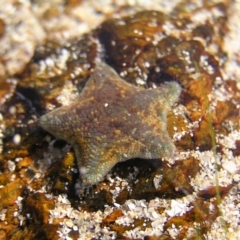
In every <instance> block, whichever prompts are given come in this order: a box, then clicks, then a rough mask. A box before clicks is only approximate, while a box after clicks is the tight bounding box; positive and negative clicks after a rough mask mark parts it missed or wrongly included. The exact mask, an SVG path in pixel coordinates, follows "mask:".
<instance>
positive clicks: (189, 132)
mask: <svg viewBox="0 0 240 240" xmlns="http://www.w3.org/2000/svg"><path fill="white" fill-rule="evenodd" d="M67 2H69V3H66V4H67V5H68V4H69V6H68V7H72V5H74V6H75V5H76V4H80V3H78V2H77V1H67ZM181 6H182V7H181V8H180V7H178V6H176V8H175V9H174V10H173V11H172V13H171V14H164V13H163V12H160V11H140V12H137V13H135V14H132V15H128V16H125V17H119V18H117V19H116V18H113V17H109V19H107V20H105V21H104V22H103V23H102V24H100V25H99V26H98V27H97V28H95V29H94V30H92V31H91V32H89V33H86V34H85V35H83V36H80V37H79V38H77V39H73V40H69V41H68V42H67V43H64V44H63V43H54V42H50V41H47V42H46V43H44V44H43V45H40V46H38V47H36V49H35V52H34V54H33V56H32V57H31V61H30V62H29V63H28V64H24V66H23V67H21V69H20V70H19V69H18V71H16V74H15V75H11V74H7V73H4V74H2V79H0V102H1V109H0V110H1V117H0V124H1V127H0V136H1V139H0V140H1V141H2V143H1V145H0V148H1V155H0V171H1V174H0V186H1V188H0V196H1V198H0V238H1V239H23V238H24V239H59V238H61V239H64V236H65V237H66V236H67V237H69V238H71V239H78V238H80V239H81V237H85V239H98V238H101V237H103V236H104V237H105V238H106V239H111V237H113V238H117V237H118V238H121V239H139V238H140V239H141V238H143V237H144V236H145V237H147V239H184V238H188V239H196V238H202V236H203V235H204V234H208V232H210V231H211V228H212V225H213V223H214V222H215V221H217V219H218V218H219V216H220V215H221V214H222V213H223V212H224V211H223V210H222V209H221V206H224V205H223V203H222V202H224V201H225V199H229V196H233V198H234V197H235V195H236V194H235V195H234V194H233V192H234V191H237V190H239V189H238V187H239V186H238V185H237V182H238V180H239V174H240V166H239V164H238V163H237V162H236V161H237V160H236V159H238V157H239V155H240V153H239V146H240V143H239V142H240V137H239V104H240V96H239V93H238V92H239V90H238V87H237V82H236V81H235V80H233V79H223V76H222V71H221V66H222V65H223V64H224V61H225V59H226V53H225V52H224V51H223V49H222V44H223V42H222V41H223V36H224V34H226V32H227V26H226V24H227V19H228V15H227V9H228V7H229V6H228V5H227V4H223V3H218V4H210V5H207V4H206V6H203V7H202V8H198V7H196V6H195V8H194V11H192V12H189V11H188V8H187V6H184V5H181ZM204 9H208V10H206V11H208V13H209V14H210V17H209V19H205V21H204V20H203V21H197V22H194V20H193V17H192V15H191V13H192V14H197V13H199V15H200V13H201V12H202V11H203V10H204ZM49 14H50V16H51V14H54V11H52V13H51V11H50V12H49ZM5 25H6V23H5V22H4V20H2V19H0V38H3V37H4V34H6V33H5ZM97 61H102V62H106V63H107V64H109V65H110V66H112V67H113V68H114V69H115V70H116V71H117V72H118V74H119V75H120V76H121V77H122V78H123V79H125V80H126V81H127V82H129V83H131V84H134V85H137V86H140V87H142V88H151V87H160V88H161V84H162V83H163V82H168V81H177V82H178V83H179V84H180V85H181V87H182V92H181V96H180V99H179V101H178V102H177V104H176V105H175V106H174V107H173V109H172V110H171V111H170V112H169V114H168V122H167V124H168V132H169V135H170V136H171V138H172V139H173V140H174V144H175V146H176V148H177V152H178V153H177V154H176V157H175V159H170V160H162V159H154V160H143V159H133V160H130V161H127V162H123V163H118V164H117V165H116V166H115V167H114V168H113V169H112V171H111V172H110V173H109V174H108V175H107V177H106V178H105V180H103V181H102V182H100V183H99V184H97V185H95V186H93V187H92V189H90V190H89V189H84V190H82V189H81V186H80V184H79V180H78V175H79V173H78V170H77V165H76V160H75V156H74V152H73V150H72V149H71V146H69V145H67V144H66V143H65V142H64V141H61V140H56V139H54V137H53V136H50V135H49V134H48V133H47V132H45V131H44V130H42V129H41V128H40V127H39V126H38V124H37V119H38V118H39V116H41V115H43V114H45V113H47V112H48V111H50V110H51V109H53V108H55V107H60V106H63V105H67V104H68V103H69V102H71V101H73V100H74V99H75V98H76V97H77V96H78V94H79V93H80V92H81V91H82V89H83V87H84V85H85V83H86V82H87V80H88V78H89V76H90V75H91V73H92V72H93V70H94V68H95V66H96V62H97ZM230 137H232V138H231V139H230ZM238 138H239V139H238ZM232 139H233V140H232ZM174 160H175V162H174ZM229 162H231V163H230V164H229ZM229 166H230V167H229ZM216 169H217V170H218V171H219V174H218V178H219V181H218V183H217V181H216V179H215V172H216ZM226 179H228V180H226ZM156 199H157V200H156ZM182 199H184V200H182ZM141 201H142V202H141ZM156 201H159V202H158V203H157V204H156ZM178 201H183V202H184V201H186V202H187V204H185V205H184V203H183V202H181V204H182V205H181V204H179V202H178ZM226 201H227V200H226ZM186 202H185V203H186ZM233 202H234V204H236V198H234V200H233ZM133 203H134V204H133ZM221 203H222V205H221V206H220V204H221ZM138 204H140V205H138ZM106 206H108V208H112V209H111V210H109V211H107V210H106V209H107V207H106ZM186 206H187V207H186ZM178 207H180V208H181V207H182V210H181V211H180V210H179V209H177V208H178ZM56 208H57V209H58V210H59V214H57V210H56ZM169 208H170V209H171V211H170V210H169ZM69 209H70V210H69ZM139 209H140V210H141V209H142V211H148V212H149V216H148V215H147V213H146V212H145V214H142V213H139V212H138V211H139ZM144 209H145V210H144ZM77 211H78V212H77ZM99 212H101V213H102V215H101V214H100V213H99ZM98 213H99V215H97V217H96V214H98ZM138 213H139V215H137V214H138ZM74 214H76V215H74ZM79 214H82V215H83V216H85V218H84V217H82V218H84V219H85V220H84V221H83V220H82V218H81V217H80V215H79ZM76 216H77V217H76ZM89 216H92V217H89ZM98 217H99V219H98ZM91 218H96V219H97V224H96V223H95V224H96V226H99V229H98V228H97V227H95V231H96V232H97V233H96V234H95V235H94V233H93V232H94V227H93V226H92V223H91V220H89V219H91ZM124 219H125V220H124ZM129 219H131V221H130V220H129ZM159 219H165V220H161V221H163V222H157V220H158V221H160V220H159ZM81 221H83V222H81ZM124 221H125V222H124ZM224 221H225V220H223V222H224ZM84 224H85V225H86V227H85V230H86V229H88V231H90V230H89V229H91V231H92V235H89V236H87V235H84V234H85V232H84V231H83V230H81V231H82V233H81V231H80V229H81V226H84ZM88 225H90V226H88ZM223 225H224V227H222V228H224V229H226V234H228V233H227V229H228V227H229V226H230V223H229V222H227V221H225V222H224V224H223ZM158 226H159V228H158ZM160 226H161V227H160ZM149 229H150V230H149ZM156 229H157V230H156ZM108 232H109V233H108ZM64 234H65V235H64ZM104 234H105V235H104ZM227 236H228V235H227ZM82 239H83V238H82Z"/></svg>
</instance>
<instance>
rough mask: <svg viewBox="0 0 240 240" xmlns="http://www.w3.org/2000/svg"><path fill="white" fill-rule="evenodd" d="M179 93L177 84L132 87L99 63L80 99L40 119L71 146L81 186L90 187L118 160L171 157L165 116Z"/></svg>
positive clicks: (171, 145)
mask: <svg viewBox="0 0 240 240" xmlns="http://www.w3.org/2000/svg"><path fill="white" fill-rule="evenodd" d="M180 91H181V90H180V86H179V84H178V83H176V82H169V83H166V84H162V85H161V86H160V87H159V88H155V89H143V88H139V87H136V86H133V85H131V84H129V83H127V82H125V81H124V80H123V79H121V78H120V77H119V75H118V74H117V73H116V72H115V71H114V70H113V69H112V68H110V67H109V66H108V65H106V64H103V63H101V64H99V65H98V66H97V67H96V69H95V71H94V72H93V74H92V76H91V77H90V79H89V80H88V82H87V83H86V86H85V87H84V89H83V91H82V92H81V94H80V95H79V97H78V98H77V100H75V101H74V102H72V103H71V104H70V105H68V106H63V107H60V108H58V109H55V110H53V111H51V112H49V113H48V114H46V115H44V116H42V117H41V119H40V125H41V126H42V127H43V128H44V129H45V130H47V131H49V132H50V133H52V134H53V135H54V136H56V137H57V138H60V139H64V140H66V141H67V142H68V143H70V144H71V145H72V146H73V148H74V150H75V154H76V157H77V163H78V166H79V170H80V176H81V179H82V181H83V184H85V185H92V184H95V183H97V182H99V181H101V180H102V179H103V177H104V176H105V175H106V174H107V173H108V171H109V170H110V169H111V168H112V167H113V166H114V165H115V164H116V163H118V162H122V161H125V160H128V159H132V158H144V159H156V158H163V157H172V155H173V153H174V151H175V146H174V144H173V142H172V140H171V138H170V137H169V135H168V132H167V112H168V111H169V109H170V108H171V107H172V105H173V104H174V102H175V101H176V100H177V99H178V97H179V94H180Z"/></svg>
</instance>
